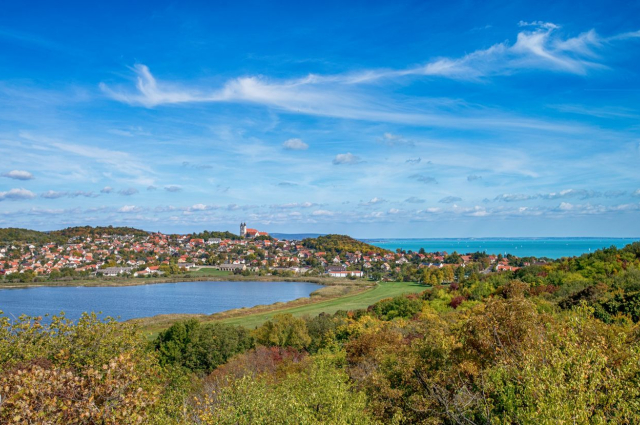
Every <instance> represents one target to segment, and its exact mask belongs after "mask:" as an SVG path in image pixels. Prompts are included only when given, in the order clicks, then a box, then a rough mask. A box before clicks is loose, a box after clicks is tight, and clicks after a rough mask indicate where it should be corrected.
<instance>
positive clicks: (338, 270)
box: [326, 267, 364, 277]
mask: <svg viewBox="0 0 640 425" xmlns="http://www.w3.org/2000/svg"><path fill="white" fill-rule="evenodd" d="M326 274H328V275H329V276H331V277H348V276H355V277H362V276H364V273H362V272H361V271H359V270H347V269H346V268H344V267H329V268H327V271H326Z"/></svg>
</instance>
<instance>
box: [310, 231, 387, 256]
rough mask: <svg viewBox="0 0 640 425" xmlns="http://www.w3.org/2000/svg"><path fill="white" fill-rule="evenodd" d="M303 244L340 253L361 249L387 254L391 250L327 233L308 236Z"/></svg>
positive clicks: (362, 250)
mask: <svg viewBox="0 0 640 425" xmlns="http://www.w3.org/2000/svg"><path fill="white" fill-rule="evenodd" d="M302 245H304V246H305V247H307V248H310V249H315V250H317V251H325V252H335V253H336V254H338V255H340V254H346V253H347V252H356V251H360V252H361V253H363V254H367V253H377V254H386V253H388V252H390V251H388V250H386V249H383V248H379V247H377V246H373V245H369V244H368V243H364V242H362V241H359V240H357V239H353V238H352V237H350V236H346V235H326V236H318V237H317V238H307V239H304V240H303V241H302Z"/></svg>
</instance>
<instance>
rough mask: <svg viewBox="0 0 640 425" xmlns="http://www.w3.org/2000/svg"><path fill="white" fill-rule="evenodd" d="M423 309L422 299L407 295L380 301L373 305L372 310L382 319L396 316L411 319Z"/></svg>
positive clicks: (390, 318)
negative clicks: (411, 297)
mask: <svg viewBox="0 0 640 425" xmlns="http://www.w3.org/2000/svg"><path fill="white" fill-rule="evenodd" d="M420 310H422V301H420V300H419V299H409V298H407V297H395V298H390V299H386V300H382V301H379V302H378V303H376V304H374V305H373V306H372V307H371V311H372V312H373V313H374V314H375V315H376V316H377V317H379V318H380V319H382V320H392V319H395V318H396V317H402V318H404V319H409V318H411V317H413V316H415V315H416V314H417V313H418V312H420Z"/></svg>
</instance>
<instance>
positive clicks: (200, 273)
mask: <svg viewBox="0 0 640 425" xmlns="http://www.w3.org/2000/svg"><path fill="white" fill-rule="evenodd" d="M231 275H232V273H231V272H225V271H222V270H217V269H210V268H202V269H199V270H196V271H192V272H189V275H188V276H189V277H193V276H195V277H206V276H212V277H223V276H225V277H226V276H231Z"/></svg>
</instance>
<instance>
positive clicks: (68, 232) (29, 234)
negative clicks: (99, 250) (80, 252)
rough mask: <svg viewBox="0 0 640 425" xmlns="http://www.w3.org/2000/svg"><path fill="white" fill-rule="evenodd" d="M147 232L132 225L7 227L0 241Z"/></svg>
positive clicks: (59, 239)
mask: <svg viewBox="0 0 640 425" xmlns="http://www.w3.org/2000/svg"><path fill="white" fill-rule="evenodd" d="M148 234H149V232H145V231H144V230H140V229H134V228H133V227H113V226H106V227H92V226H79V227H68V228H66V229H62V230H53V231H50V232H38V231H37V230H29V229H18V228H13V227H8V228H0V242H5V243H9V242H28V243H46V242H57V243H65V242H67V241H68V240H69V239H70V238H75V237H99V236H101V235H110V236H114V235H117V236H124V235H134V236H146V235H148Z"/></svg>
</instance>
